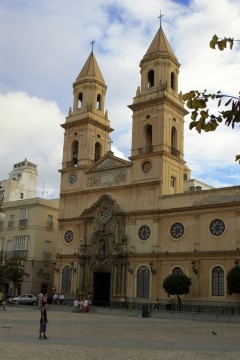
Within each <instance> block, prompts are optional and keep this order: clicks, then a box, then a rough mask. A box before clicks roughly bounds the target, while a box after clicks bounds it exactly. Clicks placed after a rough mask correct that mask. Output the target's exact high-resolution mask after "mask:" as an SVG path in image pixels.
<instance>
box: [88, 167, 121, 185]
mask: <svg viewBox="0 0 240 360" xmlns="http://www.w3.org/2000/svg"><path fill="white" fill-rule="evenodd" d="M126 178H127V170H126V169H118V170H113V171H110V170H109V171H104V172H103V171H102V172H101V173H100V172H99V173H94V174H89V175H88V176H87V186H88V187H92V186H110V185H114V184H119V183H121V182H124V181H126Z"/></svg>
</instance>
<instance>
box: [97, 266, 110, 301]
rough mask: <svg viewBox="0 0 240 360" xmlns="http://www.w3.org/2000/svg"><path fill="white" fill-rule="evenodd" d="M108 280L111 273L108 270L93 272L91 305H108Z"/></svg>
mask: <svg viewBox="0 0 240 360" xmlns="http://www.w3.org/2000/svg"><path fill="white" fill-rule="evenodd" d="M110 280H111V274H110V273H108V272H95V273H94V274H93V281H94V285H93V305H96V306H109V305H110Z"/></svg>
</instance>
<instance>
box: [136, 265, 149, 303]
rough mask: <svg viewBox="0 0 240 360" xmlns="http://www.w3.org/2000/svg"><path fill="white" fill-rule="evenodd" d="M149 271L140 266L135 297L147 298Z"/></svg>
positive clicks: (145, 267)
mask: <svg viewBox="0 0 240 360" xmlns="http://www.w3.org/2000/svg"><path fill="white" fill-rule="evenodd" d="M149 293H150V271H149V268H148V267H147V266H140V268H139V269H138V272H137V297H141V298H149Z"/></svg>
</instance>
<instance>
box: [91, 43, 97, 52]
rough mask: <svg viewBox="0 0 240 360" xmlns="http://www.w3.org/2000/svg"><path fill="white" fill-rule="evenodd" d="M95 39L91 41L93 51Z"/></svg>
mask: <svg viewBox="0 0 240 360" xmlns="http://www.w3.org/2000/svg"><path fill="white" fill-rule="evenodd" d="M95 42H96V41H95V40H93V41H91V42H90V44H91V45H92V52H93V45H94V44H95Z"/></svg>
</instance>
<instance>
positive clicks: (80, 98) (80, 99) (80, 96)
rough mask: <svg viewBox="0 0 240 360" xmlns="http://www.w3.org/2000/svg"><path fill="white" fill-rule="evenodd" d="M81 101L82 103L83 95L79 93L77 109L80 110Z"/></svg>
mask: <svg viewBox="0 0 240 360" xmlns="http://www.w3.org/2000/svg"><path fill="white" fill-rule="evenodd" d="M82 101H83V93H81V92H80V93H79V95H78V109H81V107H82Z"/></svg>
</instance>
